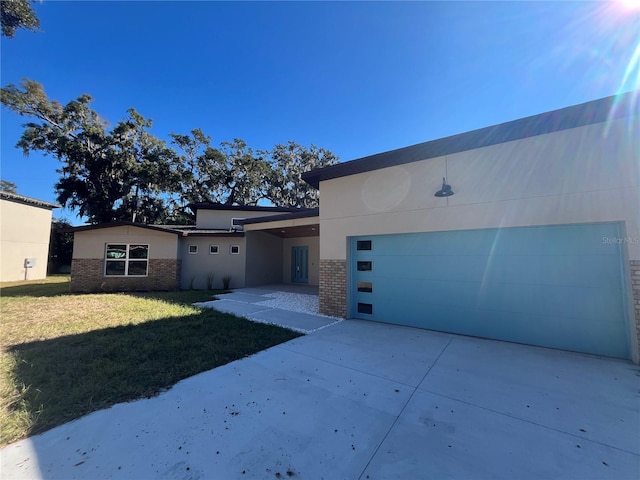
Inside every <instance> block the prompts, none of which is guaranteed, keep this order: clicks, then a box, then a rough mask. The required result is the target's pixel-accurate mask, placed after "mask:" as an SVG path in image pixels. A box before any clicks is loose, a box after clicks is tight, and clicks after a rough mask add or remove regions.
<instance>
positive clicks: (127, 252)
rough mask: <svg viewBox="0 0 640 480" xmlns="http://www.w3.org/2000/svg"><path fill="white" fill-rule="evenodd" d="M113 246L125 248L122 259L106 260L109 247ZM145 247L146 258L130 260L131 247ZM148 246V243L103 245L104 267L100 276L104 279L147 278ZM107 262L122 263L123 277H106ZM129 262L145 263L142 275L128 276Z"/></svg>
mask: <svg viewBox="0 0 640 480" xmlns="http://www.w3.org/2000/svg"><path fill="white" fill-rule="evenodd" d="M110 245H111V246H113V245H124V246H125V256H124V258H107V253H108V252H109V246H110ZM132 246H135V247H147V258H131V256H130V251H131V247H132ZM149 250H150V249H149V244H148V243H105V244H104V267H103V271H102V275H103V276H104V277H133V278H142V277H147V276H149ZM109 262H124V275H107V264H108V263H109ZM129 262H145V263H146V264H147V267H146V268H145V274H144V275H130V274H129Z"/></svg>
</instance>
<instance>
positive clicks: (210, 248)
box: [209, 245, 220, 255]
mask: <svg viewBox="0 0 640 480" xmlns="http://www.w3.org/2000/svg"><path fill="white" fill-rule="evenodd" d="M214 248H215V252H214V251H213V249H214ZM219 253H220V245H209V255H218V254H219Z"/></svg>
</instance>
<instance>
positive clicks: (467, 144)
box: [302, 90, 640, 188]
mask: <svg viewBox="0 0 640 480" xmlns="http://www.w3.org/2000/svg"><path fill="white" fill-rule="evenodd" d="M639 101H640V90H635V91H631V92H627V93H623V94H621V95H616V96H611V97H606V98H602V99H599V100H594V101H591V102H587V103H582V104H580V105H574V106H572V107H567V108H562V109H559V110H553V111H551V112H546V113H541V114H539V115H533V116H530V117H526V118H521V119H519V120H514V121H511V122H507V123H502V124H499V125H494V126H491V127H486V128H481V129H479V130H473V131H470V132H466V133H461V134H458V135H453V136H450V137H445V138H440V139H438V140H432V141H429V142H424V143H419V144H416V145H412V146H409V147H404V148H399V149H396V150H391V151H388V152H383V153H378V154H375V155H369V156H367V157H363V158H359V159H356V160H351V161H349V162H344V163H339V164H337V165H331V166H328V167H324V168H319V169H315V170H311V171H308V172H305V173H303V174H302V179H303V180H304V181H305V182H307V183H308V184H309V185H311V186H312V187H315V188H319V187H320V182H322V181H325V180H331V179H334V178H340V177H346V176H349V175H355V174H358V173H364V172H370V171H373V170H379V169H381V168H387V167H393V166H396V165H404V164H407V163H413V162H417V161H420V160H428V159H430V158H436V157H441V156H444V155H451V154H454V153H460V152H464V151H468V150H474V149H476V148H482V147H488V146H491V145H497V144H500V143H505V142H510V141H514V140H520V139H523V138H528V137H534V136H537V135H544V134H547V133H553V132H558V131H561V130H568V129H570V128H577V127H582V126H585V125H591V124H595V123H603V122H606V121H610V120H612V119H616V118H624V117H628V116H633V115H637V114H638V104H639Z"/></svg>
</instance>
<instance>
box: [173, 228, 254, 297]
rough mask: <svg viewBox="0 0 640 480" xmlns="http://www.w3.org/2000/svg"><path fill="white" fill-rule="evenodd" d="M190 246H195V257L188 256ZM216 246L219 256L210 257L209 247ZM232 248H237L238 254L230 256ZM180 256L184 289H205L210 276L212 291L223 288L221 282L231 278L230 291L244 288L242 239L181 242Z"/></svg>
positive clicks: (191, 238)
mask: <svg viewBox="0 0 640 480" xmlns="http://www.w3.org/2000/svg"><path fill="white" fill-rule="evenodd" d="M189 245H196V246H197V247H198V253H196V254H190V253H189ZM210 245H217V246H218V253H217V254H215V255H212V254H210V253H209V246H210ZM232 245H238V247H239V248H240V253H239V254H237V255H235V254H231V253H230V249H231V246H232ZM179 251H180V256H179V258H180V259H181V260H182V275H181V277H182V278H181V285H180V287H181V288H183V289H189V288H195V289H204V288H207V287H208V285H207V283H208V277H209V275H210V274H213V288H222V278H223V277H224V276H226V275H230V276H231V283H230V287H231V288H241V287H244V286H245V275H244V273H245V259H246V253H247V249H246V242H245V239H244V238H243V237H227V238H225V237H213V236H206V237H204V236H189V237H182V238H181V239H180V249H179Z"/></svg>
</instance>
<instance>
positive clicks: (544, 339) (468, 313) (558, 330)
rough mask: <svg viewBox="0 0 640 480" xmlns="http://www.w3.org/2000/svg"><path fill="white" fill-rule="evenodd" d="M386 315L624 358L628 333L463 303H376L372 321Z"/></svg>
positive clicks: (392, 319) (409, 322) (433, 327)
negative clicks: (403, 306) (414, 305)
mask: <svg viewBox="0 0 640 480" xmlns="http://www.w3.org/2000/svg"><path fill="white" fill-rule="evenodd" d="M377 318H384V319H385V322H386V323H396V324H399V325H408V326H413V327H419V328H425V325H428V326H429V327H428V328H429V329H431V330H439V331H444V332H451V333H458V334H462V335H472V336H477V337H484V338H495V339H498V340H505V341H510V342H517V343H525V344H529V345H540V346H545V347H550V348H560V349H564V350H573V351H579V352H589V353H594V354H597V355H606V356H611V357H621V356H624V355H626V349H625V348H621V345H624V344H625V342H626V336H625V334H624V332H623V331H621V330H619V329H611V328H610V325H607V323H606V322H602V321H600V320H602V318H600V319H593V320H588V319H582V320H581V322H580V323H581V327H582V328H579V329H577V328H575V324H574V322H575V318H572V317H569V318H565V317H559V316H553V317H551V316H548V315H535V314H532V313H527V312H510V313H508V314H507V313H504V312H496V311H495V310H493V309H483V308H470V307H464V306H445V305H427V308H424V309H416V310H414V311H402V310H401V309H400V305H399V304H398V303H396V304H394V303H389V304H386V305H381V304H375V306H374V311H373V316H372V318H370V319H371V320H376V319H377Z"/></svg>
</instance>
